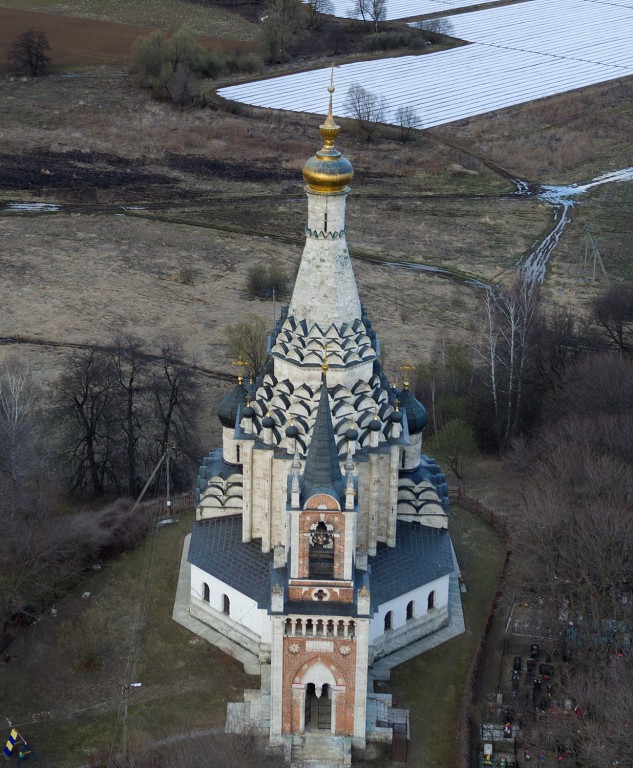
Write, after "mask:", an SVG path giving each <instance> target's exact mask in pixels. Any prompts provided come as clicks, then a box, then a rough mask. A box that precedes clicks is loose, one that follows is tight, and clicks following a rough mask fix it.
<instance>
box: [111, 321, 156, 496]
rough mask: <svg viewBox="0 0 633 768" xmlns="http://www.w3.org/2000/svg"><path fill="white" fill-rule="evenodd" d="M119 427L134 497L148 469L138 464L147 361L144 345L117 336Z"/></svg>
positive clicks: (129, 487) (114, 361) (114, 358)
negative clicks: (141, 476)
mask: <svg viewBox="0 0 633 768" xmlns="http://www.w3.org/2000/svg"><path fill="white" fill-rule="evenodd" d="M112 364H113V366H114V379H115V397H116V400H117V404H116V408H117V414H118V425H119V429H120V430H121V434H122V439H123V446H124V450H123V455H124V457H125V458H124V475H125V477H126V486H125V487H126V493H127V494H128V495H129V496H132V497H134V496H135V495H136V493H137V491H138V490H139V486H140V484H141V478H140V476H139V475H140V474H144V472H145V470H146V469H148V468H146V467H142V466H141V465H140V462H139V441H140V440H141V438H142V437H144V436H145V435H146V431H145V430H144V429H143V425H144V424H146V423H147V422H148V414H147V408H146V398H145V395H146V394H147V392H148V391H149V381H148V366H147V358H146V354H145V353H144V350H143V349H142V346H141V342H140V341H139V340H138V339H135V338H133V337H131V336H126V337H121V336H120V337H118V338H117V339H116V340H115V344H114V349H113V351H112Z"/></svg>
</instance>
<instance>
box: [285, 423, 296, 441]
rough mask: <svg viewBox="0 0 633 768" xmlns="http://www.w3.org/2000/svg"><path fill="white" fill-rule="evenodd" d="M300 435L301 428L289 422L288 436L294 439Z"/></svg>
mask: <svg viewBox="0 0 633 768" xmlns="http://www.w3.org/2000/svg"><path fill="white" fill-rule="evenodd" d="M298 435H299V429H298V427H297V426H296V425H295V424H289V425H288V426H287V427H286V437H290V438H291V439H294V438H295V437H298Z"/></svg>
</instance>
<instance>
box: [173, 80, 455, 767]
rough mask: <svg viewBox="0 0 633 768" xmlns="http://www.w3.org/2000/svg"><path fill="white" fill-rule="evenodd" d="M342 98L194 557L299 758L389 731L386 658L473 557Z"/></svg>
mask: <svg viewBox="0 0 633 768" xmlns="http://www.w3.org/2000/svg"><path fill="white" fill-rule="evenodd" d="M329 91H330V104H329V111H328V115H327V118H326V119H325V121H324V124H323V125H322V126H321V127H320V132H321V136H322V139H323V147H322V149H320V150H319V151H318V152H317V153H316V155H315V156H314V157H312V158H310V159H309V160H308V161H307V162H306V163H305V165H304V168H303V178H304V180H305V182H306V187H305V191H306V194H307V197H308V223H307V227H306V229H305V234H306V242H305V249H304V251H303V257H302V260H301V265H300V268H299V272H298V275H297V280H296V285H295V288H294V292H293V295H292V300H291V302H290V305H289V306H288V307H285V308H284V309H283V310H282V312H281V317H280V318H279V320H278V322H277V324H276V326H275V327H274V328H273V329H272V331H271V334H270V337H269V350H268V351H269V357H268V362H267V363H266V365H265V366H264V369H263V370H262V371H261V372H259V374H258V375H257V377H256V378H255V380H254V381H253V382H252V383H251V384H246V383H245V382H244V381H243V380H242V378H241V377H240V378H239V380H238V385H237V387H236V388H235V390H234V391H233V392H232V393H231V394H229V395H228V396H227V397H226V398H225V399H224V400H223V401H222V403H221V405H220V408H219V411H218V416H219V418H220V421H221V423H222V425H223V445H222V449H218V450H216V451H213V452H212V453H210V454H209V455H208V456H207V457H206V458H205V459H204V464H203V466H202V467H201V470H200V475H199V478H198V487H197V514H196V523H195V524H194V526H193V531H192V535H191V542H190V547H189V555H188V560H189V563H190V567H191V595H190V603H189V613H190V615H191V616H192V617H195V619H197V620H198V621H199V622H202V625H205V626H208V627H211V628H213V629H214V630H216V631H217V632H218V633H219V635H220V636H221V637H223V638H226V639H227V640H229V641H230V643H231V644H232V645H234V646H235V647H239V648H241V649H244V650H245V651H246V652H248V653H250V654H252V656H253V657H254V658H256V659H258V660H259V662H260V663H261V665H262V690H261V691H259V692H258V693H257V694H256V695H255V694H252V692H251V700H252V702H253V703H252V706H251V707H250V710H249V711H250V715H249V716H248V717H250V720H251V721H252V722H253V723H254V724H255V725H256V726H257V727H258V728H260V729H263V730H265V731H266V732H267V733H268V734H269V737H270V742H271V744H284V745H285V746H286V748H287V753H286V754H287V755H288V757H289V759H292V760H293V761H295V760H296V754H298V752H297V751H296V750H300V747H301V745H302V744H304V745H305V739H306V738H307V737H308V736H310V734H312V738H313V741H312V742H311V743H312V744H314V738H317V739H318V738H319V737H322V738H325V737H329V741H330V742H331V741H332V739H335V738H339V737H340V740H341V741H342V743H343V744H344V745H347V747H349V745H351V744H353V745H354V746H358V747H363V746H365V742H366V739H367V738H373V737H375V736H376V734H379V733H380V732H381V728H380V725H381V724H380V723H377V722H376V714H375V706H374V705H368V701H370V702H371V701H373V698H372V691H371V680H372V668H373V665H374V664H375V663H376V662H377V661H378V660H380V659H381V658H382V659H388V658H389V657H390V655H391V654H393V653H394V652H395V651H398V650H400V649H402V648H405V647H407V646H410V644H411V643H414V642H416V641H418V640H419V639H420V638H422V637H425V636H428V635H431V634H433V633H436V632H438V630H441V629H442V627H445V626H446V625H447V623H448V622H449V611H448V597H449V576H451V574H454V571H455V568H456V565H455V562H454V556H453V552H452V546H451V541H450V537H449V534H448V530H447V529H448V493H447V486H446V482H445V478H444V475H443V474H442V473H441V471H440V470H439V468H438V466H437V465H436V464H435V463H434V462H433V461H432V460H431V459H429V458H428V457H427V456H425V455H423V454H422V453H421V448H422V434H423V431H424V428H425V426H426V412H425V410H424V407H423V406H422V405H421V403H419V402H418V401H417V400H416V398H415V397H414V396H413V394H412V392H411V391H410V390H409V388H408V384H407V382H406V374H405V382H404V385H403V388H402V389H401V390H397V389H395V388H393V387H392V386H390V385H389V383H388V381H387V379H386V377H385V375H384V373H383V371H382V368H381V365H380V343H379V341H378V337H377V336H376V333H375V331H374V330H373V329H372V326H371V323H370V321H369V319H368V317H367V315H366V313H365V310H364V308H363V306H362V305H361V303H360V300H359V296H358V291H357V288H356V282H355V279H354V274H353V271H352V265H351V261H350V257H349V253H348V249H347V227H346V225H345V203H346V198H347V195H348V193H349V191H350V188H349V186H348V185H349V183H350V182H351V179H352V176H353V169H352V166H351V164H350V162H349V161H348V160H347V159H346V158H345V157H344V156H342V154H341V153H340V152H339V151H338V150H337V149H336V148H335V146H334V142H335V140H336V137H337V134H338V131H339V127H338V126H337V125H336V123H335V122H334V119H333V116H332V93H333V91H334V88H333V87H332V86H330V88H329ZM453 578H454V576H453ZM268 680H269V681H270V683H269V684H268V682H267V681H268ZM374 698H375V697H374ZM378 698H379V697H378ZM255 701H256V706H255ZM382 717H383V719H384V713H383V716H382ZM379 719H380V718H379ZM383 725H384V723H383ZM383 731H384V729H383ZM383 735H384V734H383ZM387 738H388V737H387ZM317 743H318V742H317ZM323 745H324V746H323V749H324V750H325V741H323ZM311 748H312V749H314V747H313V746H312V747H311ZM347 754H349V748H348V749H347Z"/></svg>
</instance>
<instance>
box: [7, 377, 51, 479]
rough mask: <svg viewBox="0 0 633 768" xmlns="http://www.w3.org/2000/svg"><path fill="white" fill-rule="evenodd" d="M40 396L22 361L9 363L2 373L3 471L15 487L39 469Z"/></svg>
mask: <svg viewBox="0 0 633 768" xmlns="http://www.w3.org/2000/svg"><path fill="white" fill-rule="evenodd" d="M38 399H41V393H40V392H39V390H38V388H37V387H36V385H35V383H34V381H33V377H32V375H31V372H30V371H29V370H28V369H27V368H25V367H24V366H23V365H22V364H21V363H19V362H12V363H9V364H8V365H7V366H6V367H5V369H4V370H3V371H2V372H1V373H0V470H2V471H3V472H5V473H6V474H7V475H8V476H9V477H10V478H11V482H12V483H13V485H14V487H15V488H16V489H23V486H24V483H25V482H26V480H27V479H28V478H29V477H31V476H33V475H34V474H35V473H37V472H38V470H39V469H40V467H39V461H38V450H39V448H40V447H41V429H40V423H39V422H40V418H39V414H38V405H39V403H38Z"/></svg>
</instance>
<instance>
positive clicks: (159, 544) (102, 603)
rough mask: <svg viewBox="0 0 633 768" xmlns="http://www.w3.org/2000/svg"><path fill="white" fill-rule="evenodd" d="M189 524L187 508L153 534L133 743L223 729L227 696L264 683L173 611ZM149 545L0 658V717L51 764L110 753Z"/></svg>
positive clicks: (96, 574)
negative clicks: (7, 657)
mask: <svg viewBox="0 0 633 768" xmlns="http://www.w3.org/2000/svg"><path fill="white" fill-rule="evenodd" d="M192 521H193V511H192V510H190V511H189V512H186V513H181V514H180V520H179V522H178V523H177V524H176V525H172V526H170V527H167V528H161V529H159V530H157V531H155V537H156V538H155V540H154V541H155V544H156V550H155V553H156V554H155V559H154V567H153V569H152V572H151V589H150V591H149V600H148V613H147V617H146V621H145V622H144V623H143V626H144V630H143V632H142V640H141V645H140V650H139V654H138V660H137V663H136V664H133V665H132V667H131V670H130V674H131V676H132V677H134V680H130V682H136V681H139V682H142V684H143V685H142V687H141V688H135V689H132V690H131V691H130V696H129V710H128V737H129V739H130V742H131V743H132V742H134V743H147V742H152V741H157V740H160V739H163V738H165V737H167V736H170V735H172V734H179V733H187V732H189V731H192V730H196V729H206V728H213V727H222V726H223V725H224V720H225V717H226V704H227V702H228V701H240V700H242V694H243V690H244V688H254V687H259V678H254V677H250V676H248V675H245V674H244V672H243V669H242V666H241V664H239V663H237V662H235V661H234V660H233V659H231V658H230V657H228V656H226V655H225V654H223V653H221V652H220V651H218V650H217V649H215V648H213V647H212V646H210V645H208V643H206V642H204V641H202V640H200V639H198V638H196V637H195V636H194V635H192V634H191V633H190V632H188V631H187V630H186V629H184V628H183V627H181V626H180V625H178V624H176V622H174V621H173V619H172V618H171V614H172V609H173V600H174V594H175V586H176V580H177V576H178V568H179V564H180V556H181V553H182V542H183V538H184V536H185V535H186V534H187V533H189V531H190V530H191V523H192ZM149 543H150V542H148V541H146V542H144V543H143V544H142V545H141V546H140V547H139V548H137V549H136V550H135V551H133V552H129V553H127V554H125V555H123V556H122V557H120V558H118V559H116V560H113V561H109V562H105V563H103V564H102V567H101V569H100V570H98V571H93V572H90V573H88V574H86V576H85V577H84V579H82V582H81V584H78V585H77V587H76V588H75V590H74V591H73V594H72V595H70V596H69V597H68V598H67V599H66V600H64V601H62V602H61V603H60V604H59V605H58V606H57V610H58V614H57V616H56V617H55V618H54V619H53V618H51V617H45V618H44V619H42V620H41V621H40V622H39V623H38V624H36V625H33V627H32V628H31V630H30V632H29V636H28V638H25V641H24V642H19V643H18V644H17V646H16V647H15V648H13V649H12V650H13V652H14V654H15V657H14V659H12V661H11V662H10V663H9V664H5V665H0V718H2V719H3V720H4V722H6V718H8V719H10V720H11V722H13V723H15V724H16V725H19V726H20V727H21V732H23V733H24V735H25V737H26V738H28V739H29V740H31V741H32V743H33V746H34V748H35V749H36V751H37V752H38V755H39V757H40V762H42V763H43V764H45V765H47V766H51V767H55V766H64V768H72V766H78V765H84V764H86V762H87V761H88V759H89V757H90V755H95V754H103V753H104V752H105V753H108V752H109V750H110V746H111V744H112V741H113V735H114V732H115V722H116V715H117V710H118V707H119V702H120V695H121V687H122V683H123V681H124V680H125V677H126V673H125V670H126V663H127V660H128V652H129V649H130V641H131V638H132V632H131V630H132V627H133V626H134V625H135V622H136V621H137V615H138V612H137V607H138V597H139V579H140V576H141V573H142V571H143V567H144V564H145V566H147V563H148V560H147V557H146V555H147V548H148V545H149ZM84 592H90V593H91V597H90V600H89V601H83V600H82V599H81V594H82V593H84ZM45 713H49V714H45ZM34 715H35V718H34V717H33V716H34ZM33 719H35V720H36V722H32V721H33ZM119 736H120V731H119Z"/></svg>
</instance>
